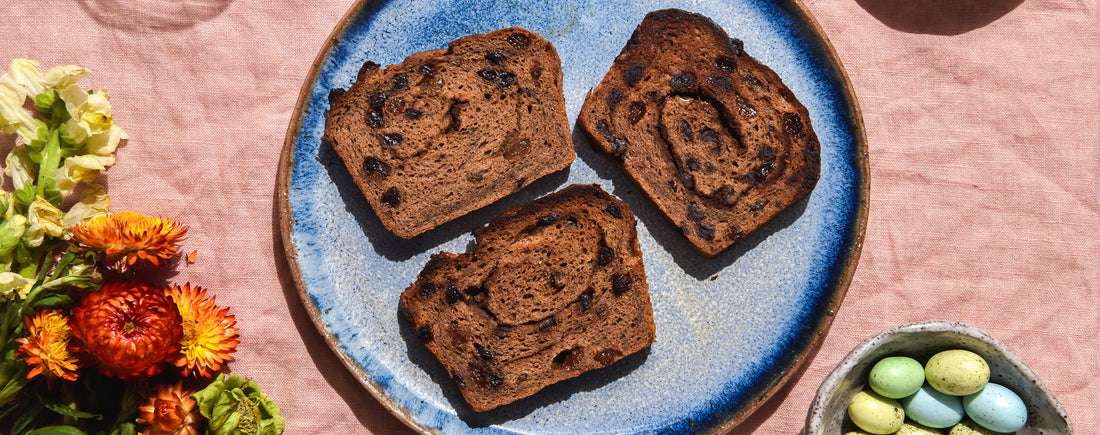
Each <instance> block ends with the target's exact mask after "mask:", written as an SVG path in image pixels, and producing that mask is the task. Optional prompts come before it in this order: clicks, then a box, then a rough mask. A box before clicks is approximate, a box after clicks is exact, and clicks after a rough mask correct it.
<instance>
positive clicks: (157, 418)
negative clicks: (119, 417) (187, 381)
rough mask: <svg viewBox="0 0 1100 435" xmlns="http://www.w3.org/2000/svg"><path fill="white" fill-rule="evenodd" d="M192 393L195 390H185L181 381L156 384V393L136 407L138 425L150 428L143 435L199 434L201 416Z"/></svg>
mask: <svg viewBox="0 0 1100 435" xmlns="http://www.w3.org/2000/svg"><path fill="white" fill-rule="evenodd" d="M192 394H195V391H194V390H184V389H183V383H182V382H176V383H175V385H158V386H157V394H156V395H154V396H152V397H149V398H148V399H146V401H145V403H143V404H142V405H141V406H138V411H140V412H141V416H140V417H138V423H144V424H148V425H149V427H147V428H145V430H144V431H143V432H141V433H142V435H168V434H171V435H183V434H187V435H198V434H199V427H200V426H201V425H200V423H201V422H202V414H201V413H200V412H199V407H198V406H196V405H197V403H196V402H195V399H193V398H191V395H192Z"/></svg>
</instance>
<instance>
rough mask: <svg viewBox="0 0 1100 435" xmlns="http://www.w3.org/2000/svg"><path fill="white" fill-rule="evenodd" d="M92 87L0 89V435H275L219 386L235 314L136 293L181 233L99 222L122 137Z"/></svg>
mask: <svg viewBox="0 0 1100 435" xmlns="http://www.w3.org/2000/svg"><path fill="white" fill-rule="evenodd" d="M88 74H89V71H88V70H87V69H85V68H83V67H79V66H60V67H56V68H52V69H50V70H48V71H46V72H44V73H43V72H42V71H41V70H40V69H39V66H38V63H37V62H35V61H32V60H27V59H16V60H14V61H12V63H11V66H10V67H9V68H8V71H7V72H6V73H5V74H3V75H0V133H2V134H7V135H10V134H17V135H18V138H19V140H18V141H17V142H16V143H15V145H14V146H13V147H11V150H10V151H9V152H8V154H7V158H6V159H5V161H4V174H5V175H6V176H7V180H5V188H4V189H3V190H0V433H4V434H12V435H20V434H64V435H69V434H104V435H106V434H112V435H113V434H120V435H121V434H136V433H138V431H141V433H144V434H199V433H209V434H237V433H240V434H279V433H282V431H283V418H282V417H281V416H280V415H279V408H278V406H277V405H276V404H275V403H273V402H272V401H271V400H270V399H269V398H268V397H267V396H266V395H264V393H263V392H261V391H260V389H259V387H258V386H257V385H256V383H255V382H254V381H252V380H250V379H247V378H244V377H242V376H239V375H236V374H233V375H225V374H221V373H220V371H221V369H222V365H223V364H226V363H227V362H229V361H232V360H233V358H232V356H230V354H231V353H233V352H235V351H236V347H237V344H238V343H239V335H238V334H237V332H238V329H237V327H236V320H235V318H234V316H233V315H232V314H229V308H222V307H219V306H217V305H216V304H215V297H214V295H213V294H209V295H208V294H207V291H206V290H205V289H203V288H202V287H198V286H192V285H191V284H190V283H186V284H184V285H182V286H181V285H176V284H173V285H168V286H164V287H159V286H154V285H151V284H148V283H146V282H142V281H141V280H139V279H137V278H135V273H134V271H135V270H137V269H140V268H157V267H164V266H165V265H168V264H171V263H172V262H173V260H176V259H178V258H179V257H180V253H179V249H180V243H181V242H183V241H184V240H185V235H186V234H187V229H188V228H187V227H186V226H184V225H181V224H180V223H178V222H176V221H174V220H172V219H169V218H157V217H148V216H144V215H142V214H140V213H135V212H121V213H111V212H110V211H109V210H108V206H109V204H110V197H109V196H108V195H107V192H106V190H105V189H104V188H103V187H102V186H101V185H98V184H96V183H95V182H96V180H97V179H98V177H99V175H100V173H101V172H102V171H104V170H106V169H107V168H108V167H110V166H111V165H112V164H114V163H115V151H116V150H117V149H118V148H119V146H120V144H122V141H123V140H124V139H125V138H126V133H125V132H124V131H123V130H122V128H120V127H119V126H117V125H115V123H114V122H113V118H112V115H111V103H110V95H109V94H108V93H107V91H106V90H102V89H101V90H97V91H85V90H83V89H82V88H81V87H80V85H79V84H78V83H77V82H78V81H79V80H80V79H81V78H83V77H85V76H87V75H88ZM32 106H33V107H32ZM8 183H10V186H11V189H10V190H8V188H7V186H8V185H9V184H8ZM191 260H192V261H193V260H194V258H193V257H192V258H191Z"/></svg>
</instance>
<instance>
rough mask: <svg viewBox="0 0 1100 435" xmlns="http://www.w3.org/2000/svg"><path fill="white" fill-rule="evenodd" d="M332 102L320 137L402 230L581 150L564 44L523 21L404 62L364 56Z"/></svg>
mask: <svg viewBox="0 0 1100 435" xmlns="http://www.w3.org/2000/svg"><path fill="white" fill-rule="evenodd" d="M329 101H330V109H329V112H328V115H327V119H326V124H325V134H324V137H323V138H322V140H323V141H324V142H326V143H328V144H331V146H332V148H333V149H334V150H335V151H336V154H337V155H339V156H340V158H341V160H342V161H343V162H344V164H345V166H346V167H347V169H348V172H349V173H350V174H351V177H352V179H353V180H354V181H355V183H356V185H357V186H358V187H359V189H360V191H362V193H363V195H364V196H365V197H366V199H367V202H369V203H370V205H371V208H372V209H374V212H375V214H376V215H378V218H379V220H380V221H381V223H382V225H383V226H385V227H386V228H387V229H389V230H390V231H392V232H393V233H394V234H396V235H397V236H399V237H402V238H406V239H407V238H412V237H415V236H417V235H419V234H421V233H423V232H425V231H428V230H430V229H432V228H435V227H437V226H439V225H441V224H443V223H445V222H448V221H450V220H452V219H455V218H457V217H459V216H462V215H465V214H466V213H469V212H471V211H473V210H476V209H478V208H481V207H484V206H486V205H488V204H490V203H492V202H494V201H496V200H498V199H500V198H503V197H504V196H507V195H508V194H510V193H513V192H515V191H517V190H519V189H521V188H523V187H525V186H527V185H529V184H531V183H532V182H534V181H535V180H537V179H539V178H541V177H543V176H546V175H549V174H551V173H554V172H556V171H559V170H562V169H564V168H566V167H568V166H569V165H570V163H572V161H573V159H574V158H575V157H576V154H575V152H574V150H573V141H572V137H571V134H570V131H569V121H568V118H567V116H566V113H565V97H564V94H563V92H562V70H561V60H560V59H559V58H558V54H557V50H556V49H555V48H554V46H553V44H551V43H550V42H549V41H547V40H545V39H543V38H541V37H539V36H538V35H536V34H534V33H532V32H530V31H528V30H525V29H522V28H518V27H512V28H507V29H501V30H497V31H494V32H491V33H488V34H476V35H469V36H465V37H462V38H459V39H457V40H455V41H452V42H451V43H449V44H448V48H446V49H437V50H428V51H424V52H420V53H415V54H412V55H410V56H409V57H407V58H406V59H405V60H404V61H403V62H402V63H400V64H397V65H390V66H388V67H382V66H380V65H378V64H376V63H374V62H369V61H368V62H366V63H364V64H363V66H362V68H360V70H359V74H358V76H357V79H356V82H355V84H353V85H352V86H351V88H349V89H348V90H347V91H342V90H339V89H336V90H334V91H333V92H332V93H331V94H330V96H329Z"/></svg>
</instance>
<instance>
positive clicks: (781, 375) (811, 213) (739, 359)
mask: <svg viewBox="0 0 1100 435" xmlns="http://www.w3.org/2000/svg"><path fill="white" fill-rule="evenodd" d="M666 7H679V8H682V9H689V10H692V11H694V12H699V13H702V14H704V15H706V16H709V17H711V18H712V19H714V21H716V22H717V23H718V24H719V25H721V26H722V27H724V28H725V29H726V31H727V32H728V33H729V34H730V35H731V36H733V37H736V38H740V39H742V40H743V41H744V43H745V50H746V51H747V52H748V53H750V54H752V55H753V56H754V57H756V58H757V59H759V60H761V61H762V62H763V63H765V64H767V65H769V66H771V67H772V69H774V70H775V71H776V72H777V73H778V74H779V75H780V77H782V78H783V80H784V81H785V83H787V85H788V86H789V87H790V88H791V89H792V90H793V92H794V94H795V95H796V96H797V97H798V98H799V99H800V100H801V101H802V102H803V103H804V104H805V105H806V107H807V108H808V109H809V112H810V116H811V118H812V123H813V126H814V129H815V130H816V132H817V134H818V138H819V139H820V141H821V148H822V150H821V161H822V167H821V179H820V181H819V182H818V184H817V187H816V189H815V190H814V191H813V193H812V194H811V196H810V197H809V199H808V200H806V201H803V202H801V203H799V204H797V205H796V206H794V207H793V208H792V209H791V210H788V211H787V212H785V213H784V214H782V215H780V216H779V218H778V219H776V220H775V221H773V222H772V223H770V224H769V225H767V226H765V227H764V228H763V229H761V230H760V231H757V232H756V233H754V234H752V235H750V237H749V238H747V239H746V240H744V241H742V242H741V243H739V244H738V245H736V246H735V247H734V248H733V249H731V250H729V251H727V252H725V253H724V254H722V255H721V256H719V257H718V258H715V259H710V260H708V259H704V258H702V257H700V256H698V255H696V254H695V253H694V252H693V251H692V250H691V249H690V247H689V246H688V244H687V242H686V241H685V239H684V238H683V237H682V236H681V235H680V234H679V231H678V230H677V229H676V228H675V227H673V226H672V225H671V224H670V223H669V222H668V221H667V220H666V219H665V218H664V217H663V216H661V215H660V214H659V212H658V211H657V210H656V209H655V207H654V206H653V205H652V204H651V203H650V202H649V201H648V200H647V199H646V198H645V197H644V196H642V195H641V193H640V192H639V190H638V189H637V187H636V186H635V185H634V184H633V182H632V181H630V180H629V179H628V178H626V177H625V176H624V175H623V174H622V173H621V172H620V171H619V170H618V169H616V168H615V167H614V166H613V165H612V163H611V162H610V161H609V160H608V159H607V158H605V157H604V156H603V155H602V154H598V153H596V152H594V151H593V148H592V147H591V145H590V144H589V142H588V140H587V138H585V137H584V135H583V134H580V133H579V132H578V130H576V129H574V133H575V134H574V142H575V145H576V149H577V154H578V158H577V160H576V161H575V162H574V163H573V164H572V166H571V167H570V168H569V169H568V170H566V171H561V172H559V173H557V174H553V175H550V176H548V177H546V178H544V179H542V180H540V181H539V182H536V183H535V184H532V185H531V186H528V187H527V188H526V189H524V190H522V191H520V192H518V193H516V194H514V195H511V196H509V197H507V198H505V199H503V200H501V201H498V202H496V203H495V204H493V205H490V206H488V207H486V208H484V209H481V210H478V211H476V212H474V213H471V214H469V215H467V216H465V217H462V218H459V219H458V220H456V221H452V222H450V223H448V224H445V225H443V226H442V227H439V228H436V229H434V230H432V231H429V232H427V233H425V234H422V235H420V236H418V237H416V238H414V239H412V240H402V239H399V238H397V237H395V236H394V235H392V234H391V233H389V232H388V231H387V230H386V229H384V228H383V227H382V226H381V224H380V223H379V221H378V218H377V217H376V216H375V215H374V213H373V212H372V211H371V209H370V206H369V205H368V204H367V202H366V200H365V199H364V198H363V197H362V195H361V194H360V193H359V190H358V189H357V188H356V186H355V184H354V183H353V182H352V180H351V177H350V175H349V174H348V173H347V170H346V169H345V168H344V166H343V164H342V163H341V162H340V160H339V158H338V157H336V156H335V154H334V152H333V151H332V149H331V148H330V147H328V146H323V145H322V144H321V141H320V137H321V135H322V134H323V131H324V124H325V112H326V110H327V109H328V98H327V96H328V93H329V90H331V89H333V88H347V87H349V86H350V85H351V84H352V83H353V82H354V80H355V76H356V72H357V71H358V70H359V67H360V65H362V63H363V62H364V61H366V60H372V61H374V62H377V63H380V64H383V65H387V64H395V63H399V62H401V61H402V60H403V59H404V58H405V57H406V56H408V55H410V54H412V53H414V52H419V51H424V50H428V49H435V48H442V47H445V46H446V43H447V42H448V41H452V40H454V39H457V38H459V37H461V36H464V35H468V34H473V33H486V32H489V31H492V30H496V29H499V28H504V27H509V26H521V27H525V28H527V29H530V30H532V31H534V32H536V33H538V34H540V35H542V36H543V37H545V38H546V39H548V40H550V41H551V42H552V43H553V44H554V45H555V47H557V50H558V54H559V55H560V57H561V60H562V66H563V70H564V74H565V79H564V88H565V103H566V108H567V111H568V114H569V118H570V122H571V125H574V127H575V124H574V123H575V120H576V116H577V113H578V112H579V111H580V108H581V104H582V103H583V101H584V97H585V94H586V93H587V92H588V90H589V89H591V88H593V87H595V86H596V85H597V84H598V83H599V82H600V80H601V79H602V78H603V76H604V74H605V73H606V72H607V70H608V68H609V67H610V65H611V62H612V60H613V59H614V57H615V56H616V55H617V54H618V53H619V50H620V49H621V48H622V46H623V44H625V42H626V40H627V38H628V37H629V36H630V34H631V32H632V31H633V30H634V27H635V26H637V24H638V23H639V22H641V20H642V17H643V16H645V14H646V13H647V12H649V11H652V10H656V9H662V8H666ZM684 49H685V50H690V49H691V47H684ZM573 183H598V184H599V185H601V186H603V188H604V189H605V190H607V191H609V192H611V193H613V194H614V195H616V196H618V197H620V198H622V199H623V200H624V201H626V202H627V203H628V204H629V205H630V207H631V208H632V209H633V210H634V212H635V214H636V215H637V217H638V221H639V227H638V236H639V239H640V242H641V247H642V253H643V257H644V260H645V264H646V273H647V275H648V278H649V289H650V296H651V298H652V301H653V313H654V319H655V322H656V325H657V341H656V343H655V344H653V345H652V346H651V347H650V348H649V349H648V350H646V351H643V352H641V353H638V354H635V355H633V356H630V357H628V358H625V359H624V360H623V361H620V362H618V363H616V364H613V365H611V366H610V367H607V368H604V369H601V370H598V371H595V372H590V373H587V374H585V375H582V376H581V377H579V378H576V379H572V380H568V381H565V382H562V383H559V384H556V385H553V386H551V387H549V388H547V389H545V390H543V391H542V392H540V393H539V394H536V395H535V396H533V397H530V398H527V399H524V400H521V401H519V402H517V403H515V404H512V405H509V406H505V407H503V408H499V409H497V410H494V411H491V412H487V413H473V412H471V411H470V410H469V408H468V407H467V406H466V405H465V404H464V402H463V400H462V398H461V395H460V394H459V393H458V391H457V390H456V389H455V387H454V385H453V384H452V383H451V382H450V381H449V379H448V378H447V374H446V372H445V371H444V369H443V367H442V366H441V365H440V364H439V363H438V362H437V361H436V360H435V359H434V358H433V357H432V356H431V354H430V353H428V351H427V350H426V349H424V347H423V346H421V345H420V344H419V342H417V340H416V339H415V338H414V337H413V336H412V334H411V331H410V329H411V328H410V327H409V325H408V322H405V321H403V320H401V319H400V316H399V314H398V312H397V301H398V296H399V295H400V293H401V291H402V290H404V289H405V288H406V287H407V286H408V285H409V284H410V283H412V282H413V281H415V279H416V275H417V273H418V272H419V271H420V270H421V268H422V267H423V266H424V264H425V263H426V262H427V260H428V258H429V256H430V255H431V254H432V253H436V252H439V251H450V252H462V251H464V250H465V249H466V247H467V245H468V244H469V243H470V242H471V241H472V240H473V238H472V236H471V234H470V231H471V230H472V229H473V228H475V227H477V226H480V225H483V224H485V223H486V222H488V220H489V219H491V218H492V217H493V216H496V215H497V214H499V213H501V212H503V211H504V210H507V209H508V208H510V207H512V206H515V205H518V204H521V203H523V202H526V201H529V200H531V199H534V198H536V197H539V196H542V195H545V194H547V193H550V192H553V191H555V190H558V189H560V188H562V187H564V186H566V185H569V184H573ZM867 183H868V180H867V157H866V144H865V139H864V133H863V129H862V121H861V118H860V114H859V109H858V107H857V105H856V101H855V97H854V96H853V95H852V92H851V90H850V88H849V85H848V82H847V77H846V76H845V74H844V71H843V68H842V67H841V65H840V63H839V62H838V61H837V59H836V56H835V54H834V53H833V51H832V49H831V46H830V45H829V43H828V41H827V40H826V39H825V37H824V35H823V34H822V33H821V31H820V29H819V28H818V26H817V25H816V24H815V23H814V21H813V19H812V18H811V17H810V16H809V15H808V14H807V13H806V11H805V9H804V8H803V6H802V5H800V4H799V3H797V2H794V1H765V0H729V1H717V0H714V1H711V0H698V1H692V2H690V3H689V2H672V1H636V0H613V1H595V0H592V1H588V0H550V1H539V2H523V1H514V0H501V1H492V0H485V1H481V0H456V1H433V0H423V1H420V0H393V1H360V2H358V3H357V4H356V5H355V6H353V7H352V9H351V10H350V11H349V12H348V14H347V15H346V16H345V17H344V19H343V20H342V21H341V22H340V24H339V25H338V26H337V28H336V29H335V31H334V32H333V34H332V37H331V38H330V40H329V41H328V43H327V44H326V45H325V46H324V47H323V49H322V50H321V52H320V53H319V55H318V57H317V60H316V62H315V64H314V66H313V69H312V71H311V72H310V75H309V77H307V79H306V81H305V84H304V86H303V90H302V94H301V96H300V99H299V103H298V108H297V111H296V112H295V114H294V116H293V118H292V120H291V124H290V127H289V129H288V132H287V138H286V145H285V148H284V150H283V155H282V162H281V167H280V174H279V188H280V198H279V201H280V214H281V220H282V222H281V225H282V234H283V241H284V244H285V246H286V251H287V258H288V259H289V262H290V265H291V268H292V272H293V273H294V275H295V280H296V284H297V285H298V288H299V289H300V292H301V296H302V300H303V302H304V304H305V306H306V309H307V310H308V311H309V312H310V314H311V316H312V318H313V321H314V322H315V324H316V325H317V328H318V329H319V330H320V331H321V333H322V334H323V335H324V336H325V337H326V339H327V340H328V342H329V344H330V345H331V346H332V348H333V349H334V350H335V351H336V353H337V354H338V355H339V356H340V358H341V359H342V360H343V361H344V363H345V364H346V365H347V367H348V368H349V369H350V370H351V371H352V372H353V373H354V374H355V375H356V376H357V377H358V378H359V380H360V381H361V382H362V383H363V385H364V386H365V387H366V388H367V389H368V390H370V391H371V393H373V394H374V395H375V396H376V397H378V399H379V400H380V401H381V402H382V403H383V404H384V405H385V406H386V407H388V408H389V409H390V410H391V411H393V413H394V414H395V415H397V416H398V417H399V418H401V419H402V420H404V421H406V422H407V423H408V424H409V425H410V426H412V427H414V428H416V429H418V430H421V431H423V432H446V433H639V432H654V431H660V432H695V431H714V430H722V429H728V428H730V427H732V426H734V425H736V424H737V423H739V422H741V421H742V420H743V419H744V418H745V417H746V416H747V415H748V414H749V413H750V412H752V410H754V409H756V408H757V407H758V406H759V405H760V404H761V403H762V402H763V401H764V400H765V399H767V398H768V397H769V396H770V395H771V394H772V393H773V392H774V391H775V390H777V389H778V388H779V387H781V386H782V385H783V384H784V383H785V382H786V381H787V380H788V379H789V378H790V377H791V376H792V374H793V373H795V372H797V370H798V368H800V367H801V366H802V365H803V364H804V363H805V361H806V359H807V358H809V356H810V355H812V354H813V351H814V350H815V349H816V348H817V346H818V344H819V342H820V340H821V338H822V337H823V336H824V332H825V330H826V329H827V328H828V326H829V324H830V323H831V316H832V315H833V313H834V311H835V310H836V309H838V308H839V306H840V303H841V300H842V299H843V297H844V293H845V291H846V289H847V287H848V283H849V282H850V279H851V276H852V273H853V272H854V270H855V266H856V262H857V259H858V256H859V249H860V245H861V242H862V240H863V229H864V223H865V221H866V213H867V191H868V184H867Z"/></svg>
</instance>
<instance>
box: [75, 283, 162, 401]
mask: <svg viewBox="0 0 1100 435" xmlns="http://www.w3.org/2000/svg"><path fill="white" fill-rule="evenodd" d="M181 322H182V318H181V317H180V312H179V309H178V308H176V304H175V303H173V302H172V299H170V298H168V297H167V296H165V294H164V291H163V290H161V289H159V288H156V287H152V286H149V285H147V284H143V283H134V282H112V283H107V284H104V285H103V289H102V290H100V291H98V292H94V293H89V294H88V295H86V296H84V298H83V299H82V300H81V301H80V305H79V306H77V307H76V308H73V316H72V319H70V320H69V325H70V327H71V328H72V331H73V337H75V338H76V339H77V340H80V341H81V342H82V343H83V346H81V348H82V349H83V350H84V351H85V352H86V353H87V354H89V355H91V356H92V357H94V359H95V360H96V361H97V362H98V367H99V370H100V372H102V373H103V374H105V375H107V376H111V377H116V378H120V379H127V380H129V379H143V378H147V377H149V376H152V375H155V374H157V373H160V371H161V370H162V369H163V364H161V363H163V362H165V361H166V360H167V359H168V358H169V357H170V356H172V355H174V354H175V353H176V352H177V351H179V341H180V337H182V336H183V329H182V327H181V326H180V323H181Z"/></svg>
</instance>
